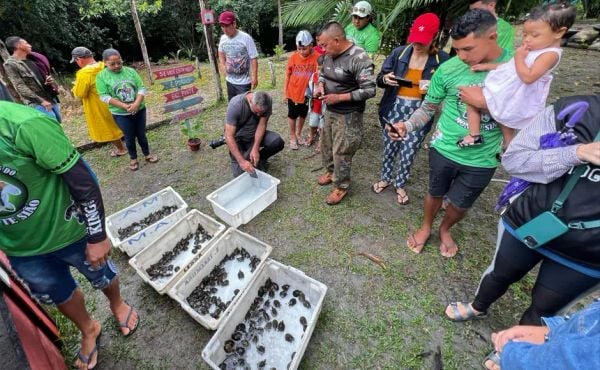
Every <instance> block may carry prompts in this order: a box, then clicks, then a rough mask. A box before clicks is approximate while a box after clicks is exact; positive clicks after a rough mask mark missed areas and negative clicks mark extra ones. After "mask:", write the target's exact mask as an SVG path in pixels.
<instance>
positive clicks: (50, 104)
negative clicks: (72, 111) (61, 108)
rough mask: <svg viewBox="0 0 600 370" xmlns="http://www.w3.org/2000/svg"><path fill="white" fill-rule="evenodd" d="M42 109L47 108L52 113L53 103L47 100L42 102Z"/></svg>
mask: <svg viewBox="0 0 600 370" xmlns="http://www.w3.org/2000/svg"><path fill="white" fill-rule="evenodd" d="M42 107H44V108H46V110H47V111H48V112H50V111H52V103H50V102H49V101H47V100H44V101H42Z"/></svg>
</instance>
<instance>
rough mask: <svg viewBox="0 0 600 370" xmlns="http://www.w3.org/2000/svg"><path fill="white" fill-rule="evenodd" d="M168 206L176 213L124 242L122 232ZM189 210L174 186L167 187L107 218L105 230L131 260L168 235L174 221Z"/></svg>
mask: <svg viewBox="0 0 600 370" xmlns="http://www.w3.org/2000/svg"><path fill="white" fill-rule="evenodd" d="M165 206H177V210H176V211H175V212H173V213H171V214H170V215H168V216H167V217H165V218H163V219H162V220H160V221H157V222H155V223H154V224H152V225H150V226H148V227H147V228H145V229H143V230H140V231H138V232H137V233H135V234H133V235H131V236H130V237H128V238H125V239H123V240H121V239H120V238H119V233H118V230H119V229H121V228H124V227H127V226H129V225H131V224H132V223H134V222H138V221H141V220H142V219H144V218H145V217H147V216H149V215H150V214H152V213H154V212H156V211H158V210H160V209H161V208H163V207H165ZM186 211H187V203H186V202H185V201H184V200H183V199H182V198H181V196H180V195H179V194H178V193H177V192H176V191H175V190H173V188H172V187H170V186H168V187H166V188H164V189H162V190H161V191H158V192H156V193H154V194H152V195H150V196H149V197H147V198H144V199H142V200H140V201H139V202H137V203H135V204H133V205H131V206H129V207H127V208H125V209H122V210H120V211H119V212H117V213H113V214H112V215H110V216H108V217H107V218H106V231H107V234H108V237H109V238H110V241H111V242H112V244H113V245H114V246H115V247H116V248H119V249H120V250H122V251H123V252H125V253H127V254H128V255H129V256H130V257H132V256H134V255H136V254H137V253H138V252H139V251H141V250H142V249H144V247H146V246H147V245H148V244H150V243H151V242H152V241H154V240H155V239H157V238H158V237H159V236H161V235H162V234H163V233H165V232H166V231H167V230H168V229H169V227H171V226H172V225H173V224H174V223H175V222H177V221H179V220H181V219H182V218H183V216H185V213H186Z"/></svg>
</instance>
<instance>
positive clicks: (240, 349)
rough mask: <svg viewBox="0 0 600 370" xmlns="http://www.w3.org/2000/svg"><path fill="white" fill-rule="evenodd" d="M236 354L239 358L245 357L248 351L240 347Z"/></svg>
mask: <svg viewBox="0 0 600 370" xmlns="http://www.w3.org/2000/svg"><path fill="white" fill-rule="evenodd" d="M235 353H237V354H238V355H239V356H243V355H244V353H246V349H244V347H238V348H236V349H235ZM240 360H243V359H240Z"/></svg>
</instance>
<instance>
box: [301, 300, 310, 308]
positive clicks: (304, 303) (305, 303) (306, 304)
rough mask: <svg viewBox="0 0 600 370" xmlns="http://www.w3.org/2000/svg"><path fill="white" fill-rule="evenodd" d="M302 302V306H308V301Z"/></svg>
mask: <svg viewBox="0 0 600 370" xmlns="http://www.w3.org/2000/svg"><path fill="white" fill-rule="evenodd" d="M302 304H303V305H304V307H306V308H310V302H309V301H304V302H302Z"/></svg>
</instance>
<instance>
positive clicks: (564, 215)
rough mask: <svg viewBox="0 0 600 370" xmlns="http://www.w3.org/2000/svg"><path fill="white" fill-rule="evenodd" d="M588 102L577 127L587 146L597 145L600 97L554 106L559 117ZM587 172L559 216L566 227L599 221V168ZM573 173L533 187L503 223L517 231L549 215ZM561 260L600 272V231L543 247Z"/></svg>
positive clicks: (585, 232) (566, 236)
mask: <svg viewBox="0 0 600 370" xmlns="http://www.w3.org/2000/svg"><path fill="white" fill-rule="evenodd" d="M578 101H586V102H588V103H589V105H590V107H589V109H588V111H587V112H586V114H585V115H584V116H583V118H582V119H581V121H580V122H579V123H577V124H576V125H575V127H574V130H575V134H576V136H577V143H580V144H586V143H591V142H593V141H594V139H595V137H596V135H597V134H598V132H599V131H600V96H573V97H568V98H564V99H560V100H558V101H557V102H556V103H555V104H554V112H555V113H556V114H558V113H559V112H560V111H561V110H563V109H564V108H565V107H567V106H568V105H570V104H572V103H575V102H578ZM568 118H569V117H567V118H566V119H565V120H559V119H558V118H555V119H556V125H557V129H558V130H560V129H562V128H563V127H564V126H565V122H566V121H567V120H568ZM585 166H586V167H587V168H586V170H585V172H584V174H583V175H582V176H581V179H580V180H579V181H578V182H577V185H576V186H575V188H574V189H573V191H571V193H570V194H569V196H568V197H567V200H566V201H565V203H564V205H563V208H562V209H560V210H559V211H558V213H557V216H558V218H559V219H561V220H562V221H563V222H564V223H565V224H568V223H569V222H574V221H595V220H598V219H600V201H599V199H600V167H598V166H595V165H593V164H587V165H585ZM570 174H571V171H569V172H568V173H566V174H565V175H563V176H562V177H559V178H558V179H556V180H554V181H553V182H551V183H549V184H538V183H536V184H532V185H531V186H530V187H529V188H528V189H527V190H526V191H524V192H523V194H521V195H520V196H519V197H518V198H517V199H515V201H513V202H512V204H511V205H510V207H509V208H508V210H507V211H506V213H505V214H504V216H503V218H504V220H505V221H506V222H507V223H508V224H509V225H510V226H511V227H513V228H514V229H516V228H518V227H520V226H522V225H523V224H525V223H526V222H527V221H529V220H531V219H533V218H535V217H536V216H538V215H539V214H541V213H543V212H545V211H549V210H550V209H551V208H552V204H553V203H554V201H555V200H556V198H557V197H558V196H559V194H560V193H561V191H562V189H563V188H564V186H565V185H566V183H567V181H568V180H569V177H570ZM544 247H545V248H546V249H549V250H551V251H553V252H555V253H557V254H559V255H561V256H562V257H564V258H566V259H569V260H572V261H573V262H576V263H578V264H581V265H584V266H588V267H593V268H596V269H598V268H600V228H593V229H586V230H575V229H569V231H568V232H567V233H565V234H563V235H561V236H560V237H558V238H556V239H554V240H552V241H550V242H549V243H547V244H546V245H544Z"/></svg>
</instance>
